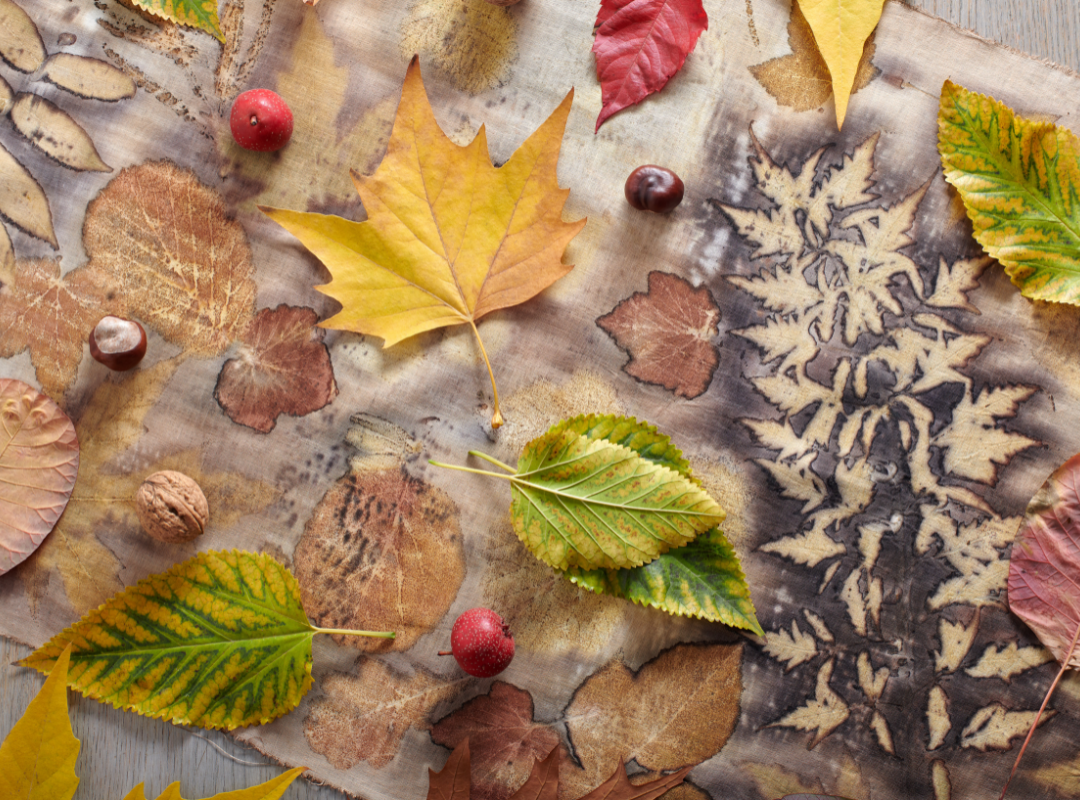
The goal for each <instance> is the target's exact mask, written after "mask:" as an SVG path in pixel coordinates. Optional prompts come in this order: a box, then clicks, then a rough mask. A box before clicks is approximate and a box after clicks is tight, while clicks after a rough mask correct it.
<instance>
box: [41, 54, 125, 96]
mask: <svg viewBox="0 0 1080 800" xmlns="http://www.w3.org/2000/svg"><path fill="white" fill-rule="evenodd" d="M41 77H42V78H44V79H45V80H47V81H49V82H50V83H53V84H55V85H57V86H59V87H60V88H61V89H67V90H68V91H69V92H72V93H73V94H77V95H79V97H87V98H90V99H92V100H106V101H115V100H123V99H125V98H127V97H134V96H135V81H133V80H132V79H131V78H129V77H128V76H127V75H126V74H125V73H124V72H122V71H121V70H119V69H117V68H116V67H114V66H113V65H112V64H110V63H108V62H106V61H102V60H100V59H97V58H88V57H86V56H76V55H72V54H71V53H56V54H54V55H52V56H50V57H49V60H48V61H46V62H45V68H44V69H43V70H42V71H41Z"/></svg>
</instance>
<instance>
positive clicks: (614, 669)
mask: <svg viewBox="0 0 1080 800" xmlns="http://www.w3.org/2000/svg"><path fill="white" fill-rule="evenodd" d="M741 662H742V646H741V645H718V644H717V645H678V646H676V647H673V648H671V649H670V650H666V651H664V652H663V653H661V654H660V655H659V656H657V657H656V658H654V659H653V660H652V661H650V662H648V663H646V664H644V665H643V666H642V667H641V669H639V670H638V671H636V672H634V671H632V670H630V669H629V668H628V667H627V666H626V665H625V664H623V663H622V662H621V661H618V660H615V661H612V662H610V663H609V664H608V665H607V666H605V667H603V668H602V669H601V670H600V671H598V672H596V673H595V674H593V675H592V676H591V677H590V678H589V679H588V680H586V681H585V683H583V684H582V685H581V686H580V687H579V688H578V689H577V691H576V692H575V693H574V696H573V698H572V699H571V701H570V704H569V705H568V706H567V708H566V712H565V715H564V716H565V719H566V728H567V732H568V734H569V738H570V746H571V748H572V750H573V752H574V754H575V755H576V756H577V758H578V760H579V761H581V764H582V766H583V767H584V769H585V772H586V779H587V781H589V782H591V783H595V782H596V781H597V780H598V779H599V778H600V777H601V776H602V775H603V774H605V771H606V770H608V769H610V768H611V764H612V763H615V762H617V761H629V760H631V759H633V760H635V761H637V763H638V764H640V765H641V766H642V767H644V768H645V769H649V770H667V769H675V768H677V767H683V766H686V765H690V764H697V763H698V762H700V761H704V760H705V759H707V758H711V757H712V756H713V755H715V754H716V753H718V752H719V751H720V748H721V747H723V746H724V743H725V742H727V740H728V738H729V737H730V736H731V733H732V731H733V730H734V729H735V723H736V722H737V721H738V719H739V698H740V695H741V694H742V680H741V677H740V665H741Z"/></svg>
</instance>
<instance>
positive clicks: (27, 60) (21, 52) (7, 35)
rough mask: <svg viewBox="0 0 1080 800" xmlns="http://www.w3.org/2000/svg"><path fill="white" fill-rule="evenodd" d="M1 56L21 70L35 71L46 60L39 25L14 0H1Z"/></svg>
mask: <svg viewBox="0 0 1080 800" xmlns="http://www.w3.org/2000/svg"><path fill="white" fill-rule="evenodd" d="M0 58H3V59H4V61H6V62H7V63H8V64H10V65H11V66H13V67H14V68H15V69H17V70H19V71H20V72H33V71H34V70H36V69H37V68H38V67H40V66H41V62H43V61H44V60H45V43H44V42H42V41H41V34H39V33H38V29H37V25H35V24H34V21H33V20H32V19H30V15H29V14H27V13H26V12H25V11H23V10H22V8H21V7H19V6H18V5H16V4H15V2H14V0H0Z"/></svg>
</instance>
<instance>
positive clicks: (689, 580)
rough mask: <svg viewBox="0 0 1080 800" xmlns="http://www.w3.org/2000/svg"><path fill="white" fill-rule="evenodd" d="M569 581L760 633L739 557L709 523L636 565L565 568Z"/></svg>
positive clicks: (665, 609)
mask: <svg viewBox="0 0 1080 800" xmlns="http://www.w3.org/2000/svg"><path fill="white" fill-rule="evenodd" d="M566 577H568V578H569V579H570V580H571V581H572V582H573V583H576V584H577V585H578V586H581V587H582V588H585V589H589V590H590V591H593V592H597V593H599V594H609V595H612V596H614V597H622V598H624V599H626V600H630V601H632V602H634V603H637V604H638V605H639V606H649V607H651V608H658V609H660V610H661V611H666V612H667V613H669V614H673V615H675V616H678V617H697V618H698V619H707V620H709V621H710V622H722V623H724V624H725V625H730V626H732V627H734V628H745V629H747V630H750V631H753V632H754V633H756V634H758V635H759V636H764V635H765V631H764V630H762V628H761V624H760V623H759V622H758V618H757V613H756V611H755V609H754V601H753V600H752V599H751V598H750V589H749V587H748V586H747V585H746V577H745V576H744V575H743V571H742V565H741V564H740V563H739V557H738V556H737V555H736V554H735V548H733V547H732V546H731V543H730V542H728V540H727V537H726V536H724V532H723V531H722V530H720V529H719V528H713V529H712V530H711V531H709V532H708V533H704V534H702V535H701V536H699V537H698V538H696V539H695V540H694V541H692V542H690V544H688V545H686V546H684V547H679V548H676V549H675V550H669V551H668V552H666V553H664V554H662V555H660V556H659V557H658V558H656V559H655V560H654V561H650V562H649V563H648V564H643V565H642V566H640V567H634V568H632V569H620V570H588V571H583V570H575V569H570V570H567V572H566Z"/></svg>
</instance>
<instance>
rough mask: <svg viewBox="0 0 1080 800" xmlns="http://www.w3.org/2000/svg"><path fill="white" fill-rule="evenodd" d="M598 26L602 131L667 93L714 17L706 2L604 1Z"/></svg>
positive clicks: (598, 121) (596, 42)
mask: <svg viewBox="0 0 1080 800" xmlns="http://www.w3.org/2000/svg"><path fill="white" fill-rule="evenodd" d="M596 24H597V26H599V27H598V29H597V31H596V39H595V40H594V41H593V48H592V50H593V55H594V56H595V57H596V77H597V78H598V79H599V81H600V88H601V91H602V96H603V101H604V105H603V108H601V109H600V116H599V117H597V119H596V130H600V126H601V125H603V124H604V120H606V119H607V118H608V117H610V116H611V115H612V114H615V113H618V112H619V111H622V110H623V109H624V108H626V107H628V106H632V105H634V104H635V103H640V102H641V101H642V100H644V99H645V98H646V97H648V96H649V95H650V94H653V93H654V92H659V91H660V90H661V89H663V88H664V86H665V85H666V84H667V82H668V81H669V80H670V79H671V77H672V76H673V75H674V74H675V73H676V72H678V71H679V70H680V69H682V65H683V63H684V62H685V61H686V57H687V56H688V55H689V54H690V51H691V50H693V49H694V45H695V44H697V40H698V37H699V36H700V35H701V32H702V31H704V30H705V29H706V28H708V27H709V17H708V15H707V14H706V13H705V9H704V8H703V7H702V5H701V0H601V2H600V13H599V14H597V16H596Z"/></svg>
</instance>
